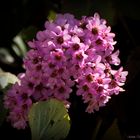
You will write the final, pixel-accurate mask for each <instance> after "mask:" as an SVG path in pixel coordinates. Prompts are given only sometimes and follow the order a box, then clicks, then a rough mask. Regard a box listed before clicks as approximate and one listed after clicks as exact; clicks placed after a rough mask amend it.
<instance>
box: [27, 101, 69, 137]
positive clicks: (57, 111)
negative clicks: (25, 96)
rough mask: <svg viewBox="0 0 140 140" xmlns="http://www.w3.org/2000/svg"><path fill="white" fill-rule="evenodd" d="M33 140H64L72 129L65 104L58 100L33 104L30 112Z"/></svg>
mask: <svg viewBox="0 0 140 140" xmlns="http://www.w3.org/2000/svg"><path fill="white" fill-rule="evenodd" d="M29 125H30V128H31V132H32V140H63V139H64V138H65V137H66V136H67V134H68V132H69V129H70V121H69V115H68V113H67V110H66V108H65V107H64V104H63V103H62V102H60V101H58V100H56V99H50V100H48V101H40V102H38V103H35V104H33V106H32V107H31V109H30V112H29Z"/></svg>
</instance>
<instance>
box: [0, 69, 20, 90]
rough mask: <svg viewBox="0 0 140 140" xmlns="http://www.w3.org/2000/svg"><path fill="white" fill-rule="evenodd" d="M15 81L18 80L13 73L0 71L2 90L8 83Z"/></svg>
mask: <svg viewBox="0 0 140 140" xmlns="http://www.w3.org/2000/svg"><path fill="white" fill-rule="evenodd" d="M17 81H19V80H18V78H17V77H16V76H15V75H14V74H12V73H9V72H2V71H0V90H4V89H5V88H6V87H7V86H8V85H10V84H14V83H15V82H17Z"/></svg>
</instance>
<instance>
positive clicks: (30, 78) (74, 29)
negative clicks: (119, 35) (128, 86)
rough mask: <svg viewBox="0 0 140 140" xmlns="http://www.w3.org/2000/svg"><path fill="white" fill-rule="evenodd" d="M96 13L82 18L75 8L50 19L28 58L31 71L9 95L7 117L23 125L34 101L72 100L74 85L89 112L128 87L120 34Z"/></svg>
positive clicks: (22, 126)
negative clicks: (118, 44) (117, 46)
mask: <svg viewBox="0 0 140 140" xmlns="http://www.w3.org/2000/svg"><path fill="white" fill-rule="evenodd" d="M110 31H111V28H110V27H109V26H107V25H106V21H105V20H104V19H101V18H100V17H99V15H98V14H97V13H95V14H94V16H93V17H86V16H83V17H82V19H80V20H78V19H76V18H74V16H73V15H71V14H64V15H61V14H58V15H57V17H56V19H55V20H54V21H47V22H46V23H45V30H43V31H39V32H38V33H37V35H36V39H35V40H33V41H32V42H29V46H30V47H31V49H30V51H29V52H28V53H27V55H26V57H25V59H24V67H25V70H26V72H25V73H24V74H20V75H19V79H20V83H16V84H15V85H13V86H12V88H11V89H10V90H9V91H8V93H7V94H6V95H5V98H4V104H5V107H6V108H8V109H9V111H10V112H9V116H8V119H9V120H10V121H11V123H12V125H13V126H14V127H16V128H18V129H21V128H23V129H24V128H25V127H26V125H27V121H28V118H27V115H28V111H29V109H30V107H31V105H32V104H33V103H34V102H38V101H42V100H48V99H49V98H57V99H59V100H61V101H64V102H65V101H67V99H68V98H69V97H70V93H72V89H73V86H74V85H76V86H77V91H75V93H76V94H77V95H78V96H79V95H80V96H81V97H82V99H83V102H84V103H87V109H86V112H89V113H91V112H94V110H99V107H100V106H104V105H105V104H106V103H107V102H108V101H109V99H110V98H111V95H112V94H116V95H117V94H119V92H120V91H124V90H123V88H122V87H121V86H123V85H124V82H125V80H126V76H127V73H128V72H127V71H123V68H122V67H120V68H119V69H118V70H113V69H112V65H119V64H120V59H119V58H118V55H119V51H118V50H117V51H115V52H114V46H113V45H115V43H116V42H115V41H114V40H113V38H114V36H115V34H114V33H111V32H110Z"/></svg>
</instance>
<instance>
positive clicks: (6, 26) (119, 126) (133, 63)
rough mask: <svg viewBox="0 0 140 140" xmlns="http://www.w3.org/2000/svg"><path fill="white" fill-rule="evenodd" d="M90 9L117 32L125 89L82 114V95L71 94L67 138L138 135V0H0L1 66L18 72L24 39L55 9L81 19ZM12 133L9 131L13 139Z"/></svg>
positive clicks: (91, 13)
mask: <svg viewBox="0 0 140 140" xmlns="http://www.w3.org/2000/svg"><path fill="white" fill-rule="evenodd" d="M94 12H98V13H99V14H100V16H101V18H104V19H106V20H107V23H108V25H111V27H112V31H113V32H114V33H115V34H116V37H115V40H117V44H116V49H120V58H121V60H122V65H123V66H125V69H126V70H128V71H129V73H130V74H129V75H128V79H127V84H126V85H125V89H126V92H125V93H123V94H120V95H118V96H117V97H112V100H111V102H109V103H108V104H107V106H106V107H105V108H102V109H100V111H99V112H96V113H95V114H93V115H92V114H86V113H85V112H84V105H83V104H81V102H80V101H81V99H77V97H72V99H71V102H72V105H71V108H70V111H69V114H70V117H71V122H72V127H71V129H70V133H69V135H68V137H67V139H68V140H71V139H75V138H77V139H81V140H82V139H84V140H85V139H86V140H92V139H96V140H104V139H110V138H111V139H112V137H114V138H117V136H118V137H119V138H120V135H121V137H122V139H126V138H127V136H129V135H139V134H140V127H139V126H140V120H139V118H140V115H139V114H140V109H138V106H140V102H139V98H140V94H139V86H140V84H139V83H140V82H139V79H140V42H139V32H140V28H139V25H140V14H139V13H140V8H139V1H138V0H133V1H129V0H123V1H122V0H80V1H78V0H77V1H76V0H40V1H39V0H20V1H19V0H12V1H11V0H3V1H2V2H1V4H0V17H1V19H2V20H1V22H0V31H1V32H0V67H1V68H2V69H3V70H4V71H9V72H11V73H13V74H18V73H20V72H23V71H24V69H23V66H22V62H23V60H22V59H23V57H24V56H25V54H26V52H27V51H28V50H29V47H28V45H27V42H28V41H29V40H32V39H33V38H34V37H35V34H36V32H37V31H38V30H43V29H44V22H45V21H46V20H48V19H49V20H52V19H54V18H55V15H56V14H57V13H72V14H74V15H75V16H76V17H78V18H80V17H81V16H83V15H88V16H89V15H93V14H94ZM0 73H1V72H0ZM4 75H5V74H4ZM4 75H3V74H2V76H1V81H3V82H2V84H1V86H5V85H6V84H7V79H8V77H7V76H4ZM3 76H4V77H3ZM1 95H2V96H3V94H0V99H2V96H1ZM1 101H2V100H1ZM0 114H1V113H0ZM0 118H1V116H0ZM2 129H3V127H2ZM118 131H119V132H120V133H119V132H118ZM112 134H113V135H112ZM15 135H16V134H15ZM15 135H14V133H13V136H14V139H15ZM115 135H116V137H115ZM20 138H22V136H21V137H20ZM20 138H19V137H18V138H17V139H20ZM114 138H113V139H114ZM119 138H118V139H119Z"/></svg>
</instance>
